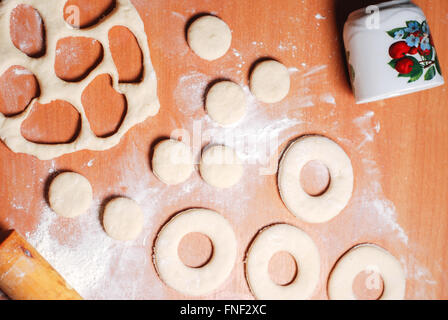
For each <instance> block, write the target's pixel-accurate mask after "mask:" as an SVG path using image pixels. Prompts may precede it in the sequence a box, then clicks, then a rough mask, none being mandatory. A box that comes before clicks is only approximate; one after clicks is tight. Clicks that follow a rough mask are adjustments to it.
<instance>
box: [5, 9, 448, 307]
mask: <svg viewBox="0 0 448 320" xmlns="http://www.w3.org/2000/svg"><path fill="white" fill-rule="evenodd" d="M71 2H73V3H78V4H80V5H81V8H87V7H86V3H87V2H88V1H71ZM132 2H133V4H134V5H135V7H136V9H137V10H138V11H139V13H140V15H141V17H142V19H143V21H144V23H145V28H146V33H147V35H148V39H149V47H150V51H151V60H152V63H153V65H154V68H155V70H156V73H157V77H158V95H159V98H160V103H161V110H160V113H159V114H158V115H157V116H155V117H154V118H150V119H148V120H146V121H145V122H144V123H142V124H140V125H137V126H136V127H134V128H133V129H132V130H130V132H128V134H127V135H126V136H125V137H124V138H123V139H122V141H121V143H120V144H119V145H118V146H116V147H114V148H112V149H110V150H108V151H104V152H91V151H80V152H76V153H74V154H69V155H65V156H62V157H60V158H58V159H54V160H52V161H40V160H38V159H36V158H34V157H32V156H28V155H24V154H14V153H13V152H11V151H10V150H9V149H8V148H7V147H6V146H5V145H4V144H3V143H0V159H1V160H0V229H9V228H14V229H17V230H18V231H19V232H20V233H22V234H23V235H26V236H27V238H28V239H29V241H30V242H31V243H32V244H33V245H34V246H36V247H37V249H38V250H39V251H40V252H41V254H42V255H43V256H44V257H45V258H46V259H48V260H49V262H50V263H52V264H53V265H54V266H55V267H56V269H58V270H59V271H60V272H61V274H62V275H63V276H64V277H65V278H66V279H67V280H68V282H69V283H71V284H72V286H74V287H75V289H77V290H78V291H79V292H80V293H81V295H83V296H84V297H85V298H91V299H101V298H106V299H111V298H118V299H123V298H130V299H170V298H180V299H184V298H190V297H187V296H184V295H181V294H179V293H177V292H176V291H175V290H173V289H171V288H169V287H167V286H165V285H164V284H163V283H162V282H161V281H160V280H159V278H158V277H157V274H156V272H155V270H154V266H153V264H152V259H151V253H152V245H153V241H154V238H155V236H156V234H157V231H158V230H159V229H160V227H161V226H162V225H163V224H164V223H165V222H166V221H167V220H168V219H169V217H171V216H172V215H173V214H175V213H177V212H180V211H182V210H184V209H187V208H192V207H205V208H210V209H214V210H216V211H218V212H220V213H221V214H222V215H223V216H225V217H226V218H228V219H229V221H230V222H231V224H232V225H233V227H234V230H235V232H236V235H237V238H238V243H239V252H238V261H237V265H236V266H235V268H234V270H233V272H232V274H231V276H230V277H229V278H228V279H227V280H226V282H225V283H224V284H223V285H222V286H220V287H219V288H218V289H217V290H216V291H215V292H214V293H212V294H209V295H206V296H204V297H200V298H211V299H214V298H218V299H251V298H252V296H251V294H250V291H249V289H248V286H247V284H246V281H245V277H244V265H243V260H244V255H245V252H246V250H247V247H248V245H249V244H250V241H251V240H252V239H253V237H254V236H255V235H256V233H257V232H258V231H259V230H260V229H261V228H263V227H264V226H267V225H270V224H273V223H278V222H285V223H290V224H293V225H296V226H298V227H300V228H302V229H303V230H305V231H306V232H307V233H309V234H310V236H311V237H312V238H313V239H314V240H315V241H316V243H317V245H318V247H319V250H320V254H321V261H322V268H321V275H320V283H319V286H318V288H317V290H316V292H315V294H314V296H313V298H315V299H326V298H327V294H326V283H327V278H328V274H329V272H330V270H331V268H332V266H333V265H334V263H335V262H336V261H337V260H338V258H339V257H340V256H341V255H342V254H343V253H344V252H345V251H347V250H348V249H350V248H351V247H352V246H354V245H356V244H360V243H366V242H369V243H375V244H378V245H380V246H382V247H384V248H386V249H387V250H389V251H390V252H391V253H392V254H393V255H394V256H396V257H397V258H398V259H399V260H400V261H401V262H402V264H403V266H404V267H405V269H406V273H407V289H406V298H408V299H441V298H445V299H446V298H448V288H447V287H448V276H447V273H446V272H445V271H446V268H447V267H448V251H447V250H446V247H445V246H446V240H447V238H448V218H447V214H448V127H447V125H446V123H447V120H448V108H447V101H448V93H447V89H446V85H445V86H443V87H439V88H436V89H432V90H429V91H424V92H420V93H416V94H412V95H408V96H404V97H399V98H394V99H390V100H385V101H379V102H375V103H370V104H364V105H356V104H355V102H354V97H353V95H352V92H351V89H350V86H349V82H348V79H347V72H346V66H345V60H344V56H343V52H344V51H343V45H342V39H341V31H342V25H343V22H344V19H345V17H346V16H347V14H348V13H349V12H350V11H352V10H354V9H357V8H360V7H362V6H363V5H365V4H371V3H374V2H375V1H355V0H353V1H347V0H344V1H342V0H341V1H337V0H313V1H308V0H302V1H298V0H278V1H272V0H256V1H255V0H247V1H238V0H226V1H217V0H188V1H177V0H151V1H149V0H133V1H132ZM109 3H110V1H109V0H107V1H106V0H104V1H97V7H95V5H93V6H91V7H89V8H88V13H90V14H91V15H92V13H93V12H94V11H95V10H96V9H98V8H100V9H101V8H102V9H105V8H106V9H107V8H108V6H109ZM415 3H416V4H418V5H420V6H421V7H422V9H423V10H424V12H425V13H426V15H427V18H428V21H429V23H430V26H431V29H432V32H433V35H434V38H435V43H436V47H437V50H438V53H439V56H440V60H441V64H442V70H448V41H447V38H446V34H445V32H446V30H448V29H447V28H448V2H447V1H445V0H432V1H424V0H416V1H415ZM200 13H213V14H216V15H218V16H219V17H221V18H222V19H223V20H224V21H226V22H227V23H228V25H229V26H230V28H231V29H232V32H233V42H232V48H231V50H230V51H229V52H228V54H227V55H226V56H225V57H223V58H221V59H219V60H217V61H214V62H207V61H204V60H201V59H200V58H198V57H197V56H195V55H194V54H193V53H192V52H191V50H190V49H189V48H188V45H187V44H186V41H185V26H186V25H187V23H188V21H189V20H190V19H191V18H192V17H194V16H195V15H197V14H200ZM82 17H84V16H82ZM87 18H89V19H90V18H91V16H90V17H86V19H87ZM44 19H45V18H44ZM87 20H88V19H87ZM82 22H83V21H82ZM121 31H123V30H121ZM116 33H117V35H116V36H117V40H116V41H118V42H117V43H118V45H120V44H123V43H126V41H132V39H131V38H130V37H129V35H127V34H126V32H120V30H118V31H117V32H116ZM130 39H131V40H130ZM120 41H121V42H120ZM130 47H132V45H130V46H129V45H126V48H128V49H127V50H126V51H125V52H126V55H127V56H126V57H127V58H128V59H127V61H126V59H123V61H124V62H122V63H124V65H122V69H121V70H124V71H122V76H123V78H125V77H128V78H129V79H131V78H132V77H134V78H135V76H136V75H138V72H139V61H138V59H137V61H136V59H135V58H134V59H131V58H130V57H131V56H132V57H135V55H134V54H135V48H134V51H133V49H129V48H130ZM121 48H123V47H121ZM80 49H82V50H87V51H88V48H87V49H86V48H83V47H82V46H81V47H80ZM123 50H124V49H123ZM89 52H90V51H89ZM137 53H138V52H137ZM18 54H20V53H19V51H18ZM91 54H92V55H93V56H94V55H95V54H98V52H96V53H95V48H94V49H92V52H91ZM86 56H87V55H86ZM137 57H138V56H137ZM263 57H274V58H276V59H278V60H279V61H281V62H282V63H284V64H285V65H286V66H288V67H289V68H290V70H291V80H292V86H291V92H290V94H289V96H288V97H287V98H286V99H285V100H284V101H282V102H280V103H277V104H275V105H266V104H262V103H257V102H254V101H252V102H251V105H250V108H249V113H248V115H247V117H246V119H245V120H243V122H242V123H241V124H240V125H239V126H238V127H236V128H235V129H234V130H235V132H237V133H240V134H241V135H245V134H249V135H251V134H252V135H256V136H259V137H266V134H267V133H269V132H274V133H278V139H279V145H278V147H276V150H275V151H276V152H273V153H272V154H270V157H269V159H270V161H271V162H272V163H274V164H275V165H276V164H277V163H278V157H279V154H280V153H281V151H282V150H283V149H284V148H285V146H286V145H287V144H288V142H290V141H291V140H293V139H294V138H297V137H299V136H301V135H304V134H310V133H317V134H322V135H325V136H327V137H329V138H332V139H333V140H335V141H337V142H338V143H339V144H340V145H341V146H342V147H343V148H344V150H346V152H347V153H348V155H349V156H350V158H351V160H352V163H353V168H354V173H355V187H354V193H353V197H352V199H351V201H350V203H349V204H348V206H347V207H346V208H345V210H344V211H343V212H342V213H341V214H340V215H339V216H338V217H336V218H335V219H334V220H332V221H330V222H328V223H324V224H319V225H313V224H307V223H305V222H303V221H301V220H299V219H297V218H295V217H294V216H293V215H292V214H290V213H289V212H288V210H287V209H286V208H285V206H284V205H283V203H282V201H281V199H280V196H279V193H278V190H277V184H276V175H275V173H274V174H270V175H259V169H260V168H261V167H263V165H262V164H259V163H257V164H247V165H246V166H245V176H244V179H243V181H242V182H241V183H240V184H239V185H238V186H236V187H234V188H232V189H230V190H226V191H220V190H216V189H213V188H212V187H209V186H207V185H206V184H205V183H204V182H202V180H201V178H200V175H199V173H198V172H197V170H196V172H195V173H194V175H193V176H192V177H191V178H190V180H189V181H188V182H186V183H184V184H182V185H179V186H175V187H169V186H166V185H164V184H162V183H161V182H160V181H158V180H157V178H156V177H155V176H154V175H153V174H152V172H151V169H150V164H149V159H150V155H151V150H152V147H153V146H154V144H155V143H156V142H157V141H159V140H160V139H161V138H163V137H169V136H170V135H171V133H172V131H173V130H176V129H185V130H187V131H188V132H190V133H193V131H194V130H195V128H196V129H197V127H198V126H201V127H202V130H206V129H211V130H213V134H212V135H211V137H209V138H208V139H207V138H205V139H204V141H202V143H201V145H202V146H204V145H206V144H208V143H209V142H212V143H214V142H220V139H221V133H222V131H220V129H219V128H218V127H216V126H215V125H214V124H213V123H212V122H211V121H209V120H208V118H207V116H206V114H205V112H204V108H203V94H204V91H205V90H206V88H207V85H208V84H209V83H210V82H211V81H213V80H215V79H219V78H229V79H232V80H233V81H235V82H237V83H239V84H241V85H242V86H247V85H248V73H249V71H250V68H251V66H252V65H253V63H255V62H256V61H257V60H258V59H260V58H263ZM1 58H2V59H3V58H4V57H1ZM86 59H87V58H86ZM93 60H95V59H93ZM78 67H79V66H78ZM75 71H76V70H69V73H70V72H73V73H71V75H72V76H73V75H74V74H76V72H75ZM125 73H126V74H125ZM68 76H70V74H69V75H68ZM8 77H9V78H8ZM8 81H16V82H15V84H14V85H13V87H14V88H13V89H11V86H9V87H8V83H7V82H8ZM39 81H45V80H44V79H39ZM35 91H36V86H35V85H34V84H33V79H32V77H31V79H30V78H29V77H28V78H22V79H16V80H14V79H12V76H11V75H9V76H8V75H6V76H4V77H3V78H2V81H1V83H0V96H1V98H0V111H2V112H6V113H10V114H13V113H17V112H19V111H20V108H23V107H25V106H26V102H27V100H29V98H31V97H32V96H33V94H34V93H35ZM63 99H64V97H61V100H63ZM16 102H17V105H16V106H14V104H15V103H16ZM83 102H85V105H88V106H86V109H88V110H89V111H90V114H91V121H92V123H91V124H92V127H93V128H94V130H95V132H96V133H97V134H98V135H107V134H110V133H111V132H113V131H114V130H115V128H116V127H117V125H119V123H120V119H121V117H122V115H123V112H125V108H126V107H125V100H124V98H123V97H122V96H120V95H119V94H118V93H116V92H114V91H113V90H112V89H111V88H110V86H109V79H108V77H107V76H104V77H102V78H100V79H98V81H97V82H95V84H94V85H92V86H91V88H90V89H89V92H87V93H86V96H85V98H84V99H83ZM31 117H32V118H31V119H29V121H27V122H26V123H25V124H24V126H23V127H22V133H23V135H24V136H25V137H26V138H27V139H30V140H33V141H37V142H41V143H43V142H47V143H48V142H51V143H55V142H65V141H69V140H71V139H72V138H73V136H76V130H77V129H78V119H77V117H78V115H77V113H76V112H74V110H73V109H72V108H71V107H70V106H67V105H64V104H63V103H61V102H59V103H52V104H51V105H47V106H38V108H36V111H35V112H33V113H32V116H31ZM64 170H72V171H76V172H79V173H81V174H83V175H85V176H86V177H87V178H88V179H89V180H90V182H91V183H92V186H93V190H94V200H95V201H94V205H93V206H92V208H91V209H90V210H89V212H88V213H87V214H86V215H85V216H82V217H80V218H78V219H74V220H66V219H63V218H58V217H56V216H55V215H54V213H52V212H51V210H50V209H49V208H48V205H47V202H46V190H47V188H48V183H49V181H51V178H52V177H54V175H55V174H57V172H60V171H64ZM117 195H123V196H128V197H131V198H133V199H135V200H136V201H137V202H139V203H140V204H141V206H142V208H143V209H144V212H145V219H146V223H145V228H144V231H143V232H142V235H141V236H140V237H139V238H138V239H137V240H136V241H135V242H132V243H120V242H117V241H112V240H110V239H109V238H108V237H107V236H106V235H105V234H104V231H103V230H102V228H101V224H100V215H101V211H102V207H103V205H104V204H105V203H106V202H107V200H108V199H110V198H111V197H113V196H117ZM299 272H300V270H299Z"/></svg>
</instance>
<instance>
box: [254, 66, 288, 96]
mask: <svg viewBox="0 0 448 320" xmlns="http://www.w3.org/2000/svg"><path fill="white" fill-rule="evenodd" d="M290 85H291V83H290V78H289V72H288V69H287V68H286V67H285V66H284V65H283V64H281V63H280V62H277V61H275V60H268V61H263V62H260V63H259V64H257V65H256V67H255V69H254V71H253V72H252V74H251V77H250V90H251V91H252V93H253V94H254V96H255V97H256V98H257V99H258V100H260V101H261V102H265V103H275V102H280V101H281V100H283V99H284V98H285V97H286V96H287V95H288V93H289V88H290Z"/></svg>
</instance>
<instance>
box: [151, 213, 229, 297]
mask: <svg viewBox="0 0 448 320" xmlns="http://www.w3.org/2000/svg"><path fill="white" fill-rule="evenodd" d="M191 232H199V233H202V234H204V235H206V236H207V237H208V238H209V239H210V240H211V242H212V244H213V255H212V258H211V259H210V261H209V262H208V263H207V264H206V265H204V266H203V267H201V268H190V267H187V266H186V265H184V264H183V262H182V261H181V260H180V258H179V255H178V252H177V250H178V246H179V243H180V241H181V240H182V238H183V237H184V236H185V235H187V234H189V233H191ZM236 256H237V241H236V237H235V233H234V231H233V229H232V227H231V225H230V223H229V222H228V221H227V220H226V219H225V218H224V217H222V216H221V215H220V214H218V213H216V212H214V211H211V210H207V209H191V210H187V211H184V212H182V213H179V214H178V215H176V216H175V217H174V218H172V219H171V220H170V221H169V222H168V223H167V224H166V225H165V226H164V227H163V228H162V230H161V231H160V232H159V234H158V236H157V239H156V242H155V246H154V265H155V267H156V270H157V273H158V274H159V277H160V279H161V280H162V281H163V282H165V283H166V284H167V285H168V286H170V287H171V288H173V289H175V290H177V291H179V292H181V293H183V294H186V295H191V296H200V295H204V294H208V293H210V292H212V291H213V290H215V289H216V288H218V287H219V286H220V285H221V284H222V283H223V282H224V281H225V280H226V279H227V278H228V276H229V275H230V273H231V271H232V269H233V267H234V265H235V261H236Z"/></svg>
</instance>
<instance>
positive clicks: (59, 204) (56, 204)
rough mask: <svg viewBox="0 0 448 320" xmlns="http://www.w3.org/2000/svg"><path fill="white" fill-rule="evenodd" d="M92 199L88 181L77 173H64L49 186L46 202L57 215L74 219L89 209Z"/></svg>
mask: <svg viewBox="0 0 448 320" xmlns="http://www.w3.org/2000/svg"><path fill="white" fill-rule="evenodd" d="M92 198H93V192H92V186H91V185H90V182H89V180H87V179H86V178H85V177H83V176H82V175H80V174H78V173H74V172H64V173H61V174H59V175H58V176H57V177H56V178H54V180H53V181H52V182H51V184H50V189H49V190H48V200H49V202H50V207H51V209H53V211H54V212H56V213H57V214H58V215H60V216H62V217H66V218H75V217H77V216H79V215H81V214H83V213H86V212H87V210H88V209H89V207H90V205H91V203H92Z"/></svg>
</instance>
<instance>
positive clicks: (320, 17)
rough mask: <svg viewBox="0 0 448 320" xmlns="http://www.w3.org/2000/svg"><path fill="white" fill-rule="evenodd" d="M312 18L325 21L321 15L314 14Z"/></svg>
mask: <svg viewBox="0 0 448 320" xmlns="http://www.w3.org/2000/svg"><path fill="white" fill-rule="evenodd" d="M314 18H316V19H317V20H325V19H327V17H324V16H323V15H321V14H320V13H318V14H316V15H315V16H314Z"/></svg>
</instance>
